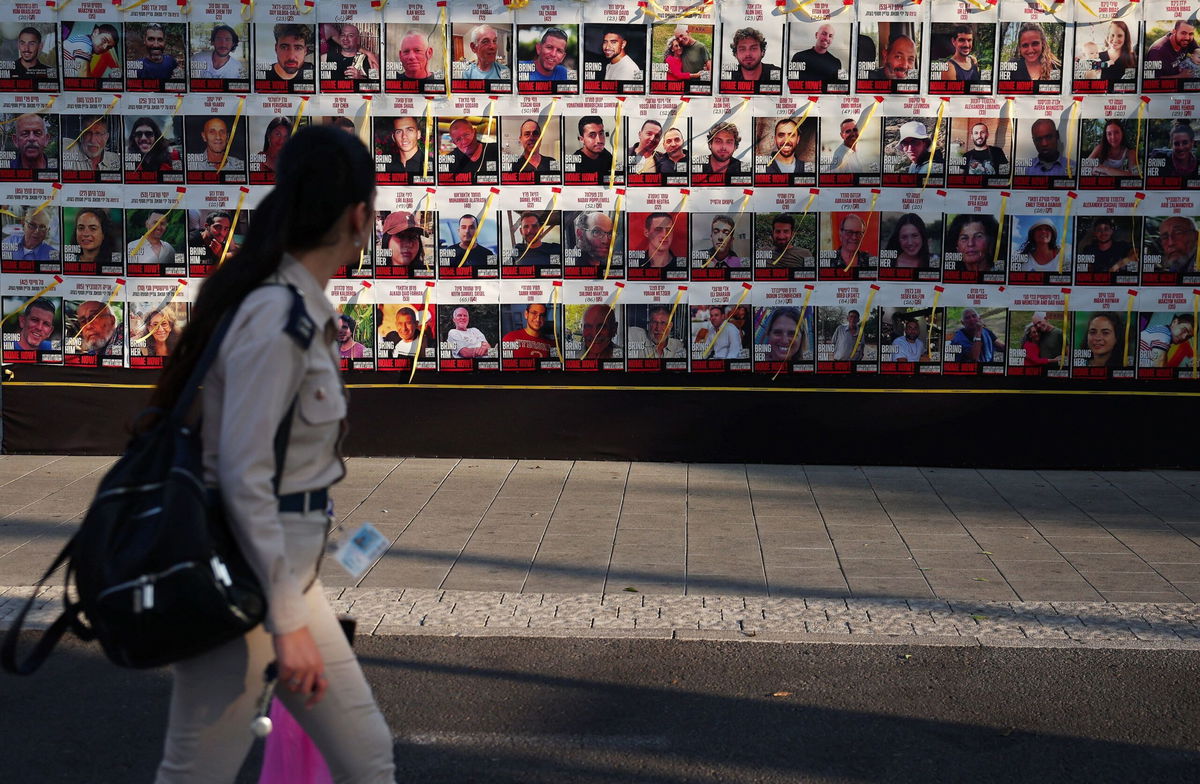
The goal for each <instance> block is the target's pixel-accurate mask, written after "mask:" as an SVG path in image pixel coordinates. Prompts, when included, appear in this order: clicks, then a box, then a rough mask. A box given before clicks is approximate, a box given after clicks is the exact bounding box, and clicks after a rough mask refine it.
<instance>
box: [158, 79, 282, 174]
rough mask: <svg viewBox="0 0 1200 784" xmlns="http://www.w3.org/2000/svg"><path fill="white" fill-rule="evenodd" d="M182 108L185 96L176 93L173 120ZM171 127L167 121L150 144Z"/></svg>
mask: <svg viewBox="0 0 1200 784" xmlns="http://www.w3.org/2000/svg"><path fill="white" fill-rule="evenodd" d="M181 108H183V96H182V95H176V96H175V110H174V111H172V112H171V119H172V120H174V119H175V116H176V115H178V114H179V110H180V109H181ZM170 127H171V123H166V124H165V125H164V126H163V130H162V133H160V134H159V135H158V137H157V138H156V139H155V140H154V141H153V142H151V144H150V146H151V147H153V146H154V145H156V144H158V143H159V142H160V141H162V139H163V138H164V137H165V136H166V135H167V129H168V128H170ZM293 133H295V131H293ZM139 165H140V164H139Z"/></svg>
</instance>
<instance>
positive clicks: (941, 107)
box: [901, 98, 949, 191]
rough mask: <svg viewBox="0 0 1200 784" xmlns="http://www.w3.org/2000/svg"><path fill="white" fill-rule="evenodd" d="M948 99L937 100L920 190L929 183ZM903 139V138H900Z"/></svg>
mask: <svg viewBox="0 0 1200 784" xmlns="http://www.w3.org/2000/svg"><path fill="white" fill-rule="evenodd" d="M947 103H949V101H948V100H947V99H945V98H943V99H942V100H941V101H938V113H937V120H935V121H934V123H933V143H932V144H931V145H930V146H929V169H928V170H926V172H925V180H924V181H923V182H922V183H921V190H922V191H924V190H925V188H926V186H928V185H929V176H930V175H931V174H933V159H934V158H936V157H937V143H938V136H939V135H940V134H941V132H942V115H944V114H945V113H946V104H947ZM901 141H903V139H902V140H901Z"/></svg>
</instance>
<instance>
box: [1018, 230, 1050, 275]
mask: <svg viewBox="0 0 1200 784" xmlns="http://www.w3.org/2000/svg"><path fill="white" fill-rule="evenodd" d="M1015 241H1016V242H1020V243H1021V245H1020V247H1019V249H1018V250H1017V258H1016V259H1014V267H1015V265H1016V264H1021V265H1022V266H1021V270H1022V271H1023V272H1058V271H1059V269H1058V267H1059V256H1060V255H1061V251H1062V247H1061V246H1060V245H1059V243H1058V227H1057V226H1056V225H1055V224H1054V222H1053V221H1051V220H1050V219H1049V218H1042V219H1040V220H1037V221H1035V222H1034V223H1033V224H1032V225H1031V226H1029V228H1028V229H1026V230H1025V232H1024V241H1023V242H1022V241H1021V226H1020V222H1018V235H1017V237H1016V240H1015ZM1022 256H1023V257H1024V260H1022V259H1021V257H1022Z"/></svg>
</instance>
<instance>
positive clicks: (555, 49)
mask: <svg viewBox="0 0 1200 784" xmlns="http://www.w3.org/2000/svg"><path fill="white" fill-rule="evenodd" d="M533 49H534V52H536V56H535V57H534V58H533V60H532V61H530V62H522V63H521V66H531V69H530V70H528V71H527V70H526V68H525V67H522V68H520V73H521V77H523V78H526V79H528V80H529V81H531V82H561V81H565V80H566V79H567V78H568V74H567V69H566V67H565V66H564V65H563V64H562V61H563V60H564V59H565V58H566V56H567V33H566V31H565V30H562V29H561V28H558V27H550V28H547V29H546V32H544V33H542V40H541V41H540V42H539V43H536V44H534V46H533Z"/></svg>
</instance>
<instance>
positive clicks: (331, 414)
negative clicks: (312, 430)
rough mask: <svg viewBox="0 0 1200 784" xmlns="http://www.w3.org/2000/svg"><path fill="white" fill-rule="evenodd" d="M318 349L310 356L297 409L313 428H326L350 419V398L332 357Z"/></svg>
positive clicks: (301, 385) (314, 349)
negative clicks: (318, 426) (332, 423)
mask: <svg viewBox="0 0 1200 784" xmlns="http://www.w3.org/2000/svg"><path fill="white" fill-rule="evenodd" d="M318 351H320V349H319V348H317V347H315V346H314V348H313V349H312V350H310V351H309V354H308V368H307V369H306V371H305V374H304V381H303V382H301V384H300V400H299V402H298V404H297V408H299V410H300V417H301V418H302V419H303V420H304V421H305V422H307V423H308V424H310V425H326V424H329V423H331V422H338V421H340V420H342V419H345V417H346V396H345V394H344V393H343V392H342V379H341V374H340V373H339V371H338V368H337V366H336V365H334V364H333V361H332V358H331V357H322V356H320V355H319V354H317V353H316V352H318Z"/></svg>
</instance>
